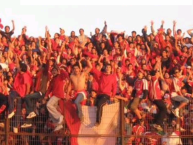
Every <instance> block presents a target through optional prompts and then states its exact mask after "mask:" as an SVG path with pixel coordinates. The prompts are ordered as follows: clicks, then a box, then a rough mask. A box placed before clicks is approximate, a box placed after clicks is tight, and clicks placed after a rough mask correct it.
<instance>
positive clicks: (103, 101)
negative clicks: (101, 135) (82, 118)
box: [96, 94, 110, 124]
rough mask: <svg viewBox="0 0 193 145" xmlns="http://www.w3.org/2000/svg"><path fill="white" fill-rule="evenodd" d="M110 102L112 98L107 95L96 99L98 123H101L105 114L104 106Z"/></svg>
mask: <svg viewBox="0 0 193 145" xmlns="http://www.w3.org/2000/svg"><path fill="white" fill-rule="evenodd" d="M108 100H110V97H109V96H108V95H105V94H101V95H98V96H97V98H96V107H97V116H96V123H98V124H100V123H101V117H102V112H103V106H104V105H105V104H106V103H107V101H108Z"/></svg>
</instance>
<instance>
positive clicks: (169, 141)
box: [162, 132, 182, 145]
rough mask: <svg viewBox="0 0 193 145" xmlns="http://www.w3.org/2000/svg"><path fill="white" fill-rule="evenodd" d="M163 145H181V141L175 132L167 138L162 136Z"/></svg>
mask: <svg viewBox="0 0 193 145" xmlns="http://www.w3.org/2000/svg"><path fill="white" fill-rule="evenodd" d="M163 143H165V144H164V145H182V141H181V139H180V137H179V135H177V134H176V133H175V132H173V133H172V134H171V135H170V136H168V137H167V135H165V136H163V138H162V144H163Z"/></svg>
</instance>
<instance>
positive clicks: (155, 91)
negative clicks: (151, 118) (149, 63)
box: [149, 70, 167, 131]
mask: <svg viewBox="0 0 193 145" xmlns="http://www.w3.org/2000/svg"><path fill="white" fill-rule="evenodd" d="M151 76H152V77H151V81H150V83H149V99H150V100H151V101H152V102H153V103H154V104H155V105H156V106H157V108H158V109H159V112H158V114H157V115H156V117H155V124H153V127H154V128H156V129H157V130H158V131H163V128H162V127H161V126H162V125H163V120H164V119H165V117H166V115H167V108H166V105H165V103H164V101H163V99H162V93H161V86H160V83H159V78H160V72H159V70H153V71H151Z"/></svg>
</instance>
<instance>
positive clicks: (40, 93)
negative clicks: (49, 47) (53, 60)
mask: <svg viewBox="0 0 193 145" xmlns="http://www.w3.org/2000/svg"><path fill="white" fill-rule="evenodd" d="M48 76H49V73H48V64H46V65H45V67H44V68H41V69H40V70H39V71H38V73H37V75H36V81H35V82H36V84H35V92H34V93H31V94H29V95H27V96H26V97H25V98H24V101H25V103H26V111H27V114H28V116H27V117H26V118H27V119H31V118H34V117H36V113H35V112H34V108H33V103H32V101H33V100H35V99H42V98H43V97H44V96H45V93H46V90H47V85H48V79H49V77H48ZM31 126H32V124H31V123H30V120H28V121H27V122H26V123H24V124H23V125H22V126H21V127H22V128H27V127H31Z"/></svg>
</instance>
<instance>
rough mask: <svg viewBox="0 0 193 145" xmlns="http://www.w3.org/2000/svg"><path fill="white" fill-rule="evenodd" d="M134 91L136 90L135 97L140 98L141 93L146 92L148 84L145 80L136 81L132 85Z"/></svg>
mask: <svg viewBox="0 0 193 145" xmlns="http://www.w3.org/2000/svg"><path fill="white" fill-rule="evenodd" d="M134 90H136V94H135V97H138V98H142V97H143V91H144V90H148V83H147V80H145V79H137V80H136V81H135V83H134Z"/></svg>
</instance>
